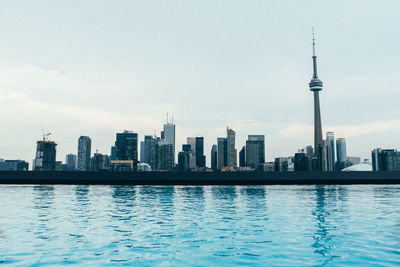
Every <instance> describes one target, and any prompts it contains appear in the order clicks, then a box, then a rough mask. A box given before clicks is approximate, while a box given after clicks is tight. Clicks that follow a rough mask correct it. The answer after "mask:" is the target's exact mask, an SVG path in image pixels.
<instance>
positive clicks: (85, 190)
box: [75, 185, 90, 206]
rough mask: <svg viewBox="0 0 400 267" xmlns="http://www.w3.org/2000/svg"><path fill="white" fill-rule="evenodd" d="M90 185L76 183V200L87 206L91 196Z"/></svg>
mask: <svg viewBox="0 0 400 267" xmlns="http://www.w3.org/2000/svg"><path fill="white" fill-rule="evenodd" d="M88 194H89V186H88V185H76V186H75V196H76V200H77V201H78V203H79V204H80V205H83V206H86V205H88V204H89V203H90V201H89V198H88Z"/></svg>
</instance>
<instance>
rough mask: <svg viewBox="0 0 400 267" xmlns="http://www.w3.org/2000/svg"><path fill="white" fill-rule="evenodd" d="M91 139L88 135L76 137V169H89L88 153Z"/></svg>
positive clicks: (89, 153) (89, 152)
mask: <svg viewBox="0 0 400 267" xmlns="http://www.w3.org/2000/svg"><path fill="white" fill-rule="evenodd" d="M91 148H92V140H91V139H90V137H89V136H81V137H79V139H78V164H77V165H78V171H89V170H90V155H91Z"/></svg>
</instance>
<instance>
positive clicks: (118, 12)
mask: <svg viewBox="0 0 400 267" xmlns="http://www.w3.org/2000/svg"><path fill="white" fill-rule="evenodd" d="M398 10H400V2H399V1H398V0H392V1H390V0H383V1H365V0H363V1H361V0H347V1H340V0H338V1H311V0H308V1H307V0H301V1H299V0H291V1H289V0H282V1H269V0H263V1H257V0H252V1H235V0H230V1H209V0H203V1H190V0H189V1H188V0H185V1H183V0H181V1H178V0H170V1H161V0H159V1H152V0H148V1H133V0H130V1H123V0H118V1H102V0H93V1H92V0H85V1H76V0H72V1H71V0H68V1H63V0H58V1H52V0H38V1H23V0H20V1H15V0H0V125H1V127H0V158H4V159H23V160H26V161H28V162H29V163H31V162H32V159H33V158H34V156H35V149H36V141H37V140H40V139H41V138H42V128H44V129H45V131H46V132H51V139H52V140H54V141H56V142H57V144H58V146H57V160H63V161H64V160H65V155H66V154H68V153H74V154H76V153H77V146H78V138H79V136H81V135H88V136H90V137H91V139H92V151H96V150H98V152H100V153H104V154H109V153H110V147H111V146H112V145H113V143H114V142H115V134H116V133H117V132H121V131H123V130H125V129H126V130H132V131H134V132H137V133H138V134H139V140H143V138H144V135H147V134H154V133H156V134H157V135H159V134H160V131H161V130H162V126H163V124H164V123H165V122H166V114H167V113H169V114H170V117H171V115H172V114H173V116H174V122H175V124H176V135H177V137H176V147H177V148H176V150H177V152H178V151H179V150H180V148H181V145H182V144H183V143H186V137H188V136H204V137H205V154H206V156H207V162H208V165H209V162H210V159H209V158H210V150H211V146H212V145H213V144H215V143H216V140H217V137H225V136H226V127H227V126H228V127H230V128H232V129H233V130H235V131H236V148H237V149H238V150H240V149H241V147H242V146H243V145H245V141H246V139H247V136H248V135H250V134H264V135H265V136H266V160H267V161H272V160H273V159H274V158H275V157H278V156H292V155H294V153H296V152H297V150H298V149H301V148H303V147H305V146H307V145H311V144H313V96H312V92H310V91H309V87H308V82H309V81H310V79H311V76H312V58H311V56H312V27H315V32H316V52H317V56H318V74H319V77H320V79H321V80H322V81H323V82H324V89H323V90H322V91H321V92H320V102H321V116H322V126H323V131H324V132H327V131H333V132H335V137H336V138H337V137H344V138H346V139H347V154H348V156H359V157H361V158H370V157H371V156H370V155H371V150H372V149H373V148H376V147H382V148H398V149H400V138H399V137H400V134H399V131H400V105H399V99H400V49H399V47H400V35H399V34H398V31H399V28H400V18H399V16H398Z"/></svg>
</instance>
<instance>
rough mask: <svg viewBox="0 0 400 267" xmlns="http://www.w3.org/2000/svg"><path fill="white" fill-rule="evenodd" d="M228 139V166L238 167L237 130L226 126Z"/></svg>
mask: <svg viewBox="0 0 400 267" xmlns="http://www.w3.org/2000/svg"><path fill="white" fill-rule="evenodd" d="M226 140H227V146H226V154H227V159H226V166H228V167H236V166H237V163H236V160H237V157H236V149H235V131H234V130H232V129H229V128H228V127H227V128H226Z"/></svg>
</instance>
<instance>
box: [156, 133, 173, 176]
mask: <svg viewBox="0 0 400 267" xmlns="http://www.w3.org/2000/svg"><path fill="white" fill-rule="evenodd" d="M173 149H174V146H173V145H172V144H169V143H167V142H165V139H164V140H161V142H160V144H159V170H161V171H173V170H174V165H175V163H174V157H173V155H174V153H173Z"/></svg>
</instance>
